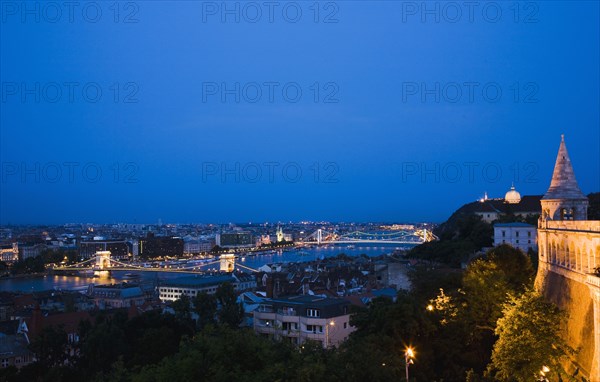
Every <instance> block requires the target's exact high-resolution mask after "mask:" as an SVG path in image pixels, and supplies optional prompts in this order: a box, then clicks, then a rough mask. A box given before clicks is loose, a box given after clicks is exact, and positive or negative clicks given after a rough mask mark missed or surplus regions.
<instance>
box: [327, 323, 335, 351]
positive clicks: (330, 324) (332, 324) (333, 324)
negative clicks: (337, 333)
mask: <svg viewBox="0 0 600 382" xmlns="http://www.w3.org/2000/svg"><path fill="white" fill-rule="evenodd" d="M330 326H331V327H332V328H333V327H334V326H335V321H333V320H331V321H330V322H328V323H327V324H326V325H325V347H326V348H328V347H329V327H330Z"/></svg>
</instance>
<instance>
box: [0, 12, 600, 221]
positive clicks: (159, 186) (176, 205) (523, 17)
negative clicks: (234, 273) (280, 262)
mask: <svg viewBox="0 0 600 382" xmlns="http://www.w3.org/2000/svg"><path fill="white" fill-rule="evenodd" d="M265 4H267V3H264V2H262V1H260V2H250V3H248V2H227V3H222V2H220V1H219V2H201V1H169V2H167V1H137V2H135V1H134V2H120V3H114V2H112V1H108V2H102V1H100V2H86V1H83V2H79V5H78V6H73V8H69V6H67V5H64V4H63V2H57V3H47V2H27V3H25V5H23V3H21V2H20V1H18V2H13V1H2V2H0V6H1V12H2V13H1V16H2V19H1V38H0V44H1V45H0V46H1V60H0V65H1V73H0V77H1V82H2V89H1V96H2V100H1V103H0V107H1V116H0V123H1V128H0V161H1V179H0V185H1V191H0V223H1V224H7V223H12V224H35V223H48V224H55V223H67V222H96V223H112V222H129V223H155V222H156V221H157V220H158V219H159V218H160V219H162V221H163V222H165V223H190V222H264V221H271V222H272V221H289V220H292V221H299V220H328V221H395V222H420V221H435V222H440V221H443V220H445V219H446V218H447V217H448V216H449V215H450V214H451V213H452V212H453V211H454V210H455V209H457V208H458V207H460V206H461V205H462V204H464V203H467V202H470V201H473V200H476V199H478V198H480V197H481V196H483V194H484V192H486V191H487V193H488V195H489V196H490V197H502V196H504V193H505V192H506V191H507V190H508V189H509V188H510V186H511V183H512V182H514V184H515V186H516V188H517V190H518V191H520V192H521V194H522V195H531V194H543V193H544V192H545V191H546V189H547V188H548V186H549V183H550V177H551V174H552V168H553V166H554V161H555V159H556V153H557V150H558V146H559V143H560V135H561V134H563V133H564V134H565V140H566V143H567V148H568V150H569V153H570V156H571V160H572V162H573V166H574V169H575V173H576V176H577V180H578V182H579V185H580V188H581V189H582V191H583V192H584V193H586V194H587V193H590V192H594V191H599V190H600V176H599V174H600V128H599V126H600V118H599V115H600V114H599V105H600V97H599V86H600V85H599V84H600V78H599V66H600V63H599V50H600V48H599V47H600V41H599V38H600V37H599V36H600V27H599V18H600V16H599V13H600V10H599V6H598V2H596V1H588V2H581V3H577V4H576V3H575V2H564V3H561V2H558V1H552V2H550V1H548V2H485V1H483V2H479V5H478V6H476V7H475V8H474V9H469V8H467V7H466V6H464V3H463V2H456V3H446V2H429V3H427V9H422V7H423V3H422V2H421V1H418V2H402V1H397V2H394V1H380V2H377V1H375V2H373V1H369V2H367V1H337V2H319V3H314V2H312V1H311V2H285V1H283V2H277V3H276V2H273V3H268V4H267V5H265ZM24 7H26V9H24ZM225 7H226V9H224V8H225Z"/></svg>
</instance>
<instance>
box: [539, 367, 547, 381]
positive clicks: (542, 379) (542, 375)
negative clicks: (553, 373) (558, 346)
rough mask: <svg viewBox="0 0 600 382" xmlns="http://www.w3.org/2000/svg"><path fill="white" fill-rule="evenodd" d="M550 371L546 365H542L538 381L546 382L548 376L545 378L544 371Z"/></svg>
mask: <svg viewBox="0 0 600 382" xmlns="http://www.w3.org/2000/svg"><path fill="white" fill-rule="evenodd" d="M549 371H550V368H549V367H548V366H546V365H544V366H542V370H540V379H539V381H543V382H548V378H546V373H548V372H549Z"/></svg>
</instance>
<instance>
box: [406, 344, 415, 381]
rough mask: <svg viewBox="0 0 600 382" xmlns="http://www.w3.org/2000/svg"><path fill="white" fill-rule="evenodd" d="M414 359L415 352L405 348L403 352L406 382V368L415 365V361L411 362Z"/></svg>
mask: <svg viewBox="0 0 600 382" xmlns="http://www.w3.org/2000/svg"><path fill="white" fill-rule="evenodd" d="M414 358H415V352H414V351H413V349H412V348H411V347H410V346H409V347H408V348H406V351H405V352H404V363H405V364H406V381H407V382H408V366H409V365H412V364H413V363H415V361H414V360H413V359H414Z"/></svg>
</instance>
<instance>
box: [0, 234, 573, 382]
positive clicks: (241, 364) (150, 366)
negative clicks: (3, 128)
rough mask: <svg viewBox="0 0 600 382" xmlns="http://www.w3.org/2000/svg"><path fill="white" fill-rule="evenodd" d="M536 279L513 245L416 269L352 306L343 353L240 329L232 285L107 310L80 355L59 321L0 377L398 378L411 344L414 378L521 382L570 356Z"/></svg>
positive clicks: (84, 327)
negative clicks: (133, 310) (453, 263)
mask: <svg viewBox="0 0 600 382" xmlns="http://www.w3.org/2000/svg"><path fill="white" fill-rule="evenodd" d="M533 274H534V271H533V267H532V265H531V261H530V259H529V257H528V256H527V255H525V254H523V253H522V252H521V251H519V250H516V249H514V248H512V247H510V246H507V245H503V246H499V247H496V248H494V249H493V250H491V251H489V252H488V253H487V254H486V255H485V256H484V257H482V258H480V259H477V260H475V261H473V262H472V263H471V264H470V265H469V266H468V268H467V269H466V270H465V271H464V272H463V271H461V270H458V269H452V268H434V267H424V266H420V267H416V268H415V269H414V270H413V271H412V272H411V279H412V282H413V289H412V290H411V291H410V292H404V291H401V292H399V293H398V295H397V299H396V301H395V302H394V301H392V300H390V299H386V298H377V299H374V300H373V301H372V302H371V304H369V305H368V307H366V308H362V309H359V308H356V309H355V311H354V312H353V315H352V316H351V324H352V325H354V326H355V327H356V331H355V332H354V333H353V334H352V335H351V336H350V337H349V339H348V340H347V341H346V342H345V343H343V344H342V345H341V346H340V347H339V348H337V349H323V348H321V347H320V345H318V344H314V343H305V344H304V345H303V346H301V347H300V348H295V347H293V346H292V345H289V344H285V343H279V342H275V341H273V340H272V339H271V338H265V337H261V336H257V335H256V334H254V332H253V331H252V329H250V328H240V327H239V324H240V322H242V318H243V315H242V313H243V312H242V311H241V308H240V306H239V304H238V303H237V302H236V300H235V295H234V292H233V288H231V286H230V285H228V286H225V287H222V288H220V289H219V291H218V293H216V294H215V295H207V294H200V295H198V296H197V297H195V298H194V299H191V300H190V299H188V298H182V299H181V300H178V301H177V302H175V303H174V304H172V309H173V312H174V314H169V313H161V312H148V313H145V314H142V315H139V316H136V317H133V318H130V319H128V318H127V315H126V313H125V312H120V313H116V314H100V315H98V316H96V317H95V320H94V322H93V323H90V322H87V321H86V322H82V324H81V325H80V330H79V334H80V337H81V341H80V342H79V343H78V344H77V345H76V347H75V349H73V350H74V352H65V351H64V350H65V349H68V348H69V344H68V343H67V341H66V334H65V333H64V331H63V330H62V329H61V328H55V329H47V330H45V331H44V333H43V334H42V335H41V336H39V337H38V338H37V339H36V340H35V341H34V343H33V344H32V350H34V351H35V352H36V353H37V355H38V362H36V363H34V364H32V365H29V366H26V367H24V368H23V369H22V370H21V371H20V372H19V373H17V372H16V370H15V369H14V368H9V369H6V370H3V371H2V372H0V373H1V374H0V380H14V381H60V380H64V381H84V380H91V381H140V382H142V381H153V382H154V381H179V380H181V381H186V380H189V381H192V380H200V381H232V380H235V381H307V382H308V381H390V380H400V381H401V380H405V377H404V373H405V363H404V351H405V349H406V347H407V346H411V347H412V348H414V351H415V363H414V364H413V365H410V376H411V380H414V381H428V382H429V381H465V380H468V381H493V380H500V381H525V380H533V379H532V378H534V377H535V373H536V372H539V370H540V367H543V366H548V367H549V368H550V369H551V370H552V373H554V374H552V375H553V376H556V375H557V373H560V372H561V369H560V365H559V360H560V359H561V357H563V356H564V355H565V354H567V353H568V352H569V351H570V349H569V348H568V347H567V346H566V345H565V344H564V343H563V342H561V340H560V338H559V337H558V336H557V333H558V323H559V322H560V320H561V318H562V313H561V312H560V311H559V310H558V309H557V308H556V307H555V306H553V305H551V304H548V303H545V302H544V301H543V300H542V299H541V298H540V297H539V295H537V294H535V292H532V291H531V286H532V279H533ZM194 313H197V314H198V315H199V319H198V320H197V321H194V320H193V319H192V317H193V316H194ZM523 333H525V334H526V337H523ZM75 354H78V356H76V355H75Z"/></svg>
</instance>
